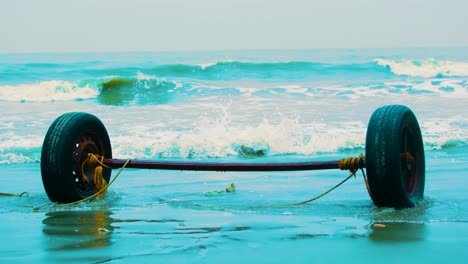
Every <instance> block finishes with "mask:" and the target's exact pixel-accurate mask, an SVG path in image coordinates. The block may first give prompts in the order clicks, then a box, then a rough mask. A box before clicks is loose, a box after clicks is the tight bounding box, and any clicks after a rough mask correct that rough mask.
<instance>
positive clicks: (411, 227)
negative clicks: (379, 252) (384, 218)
mask: <svg viewBox="0 0 468 264" xmlns="http://www.w3.org/2000/svg"><path fill="white" fill-rule="evenodd" d="M370 228H371V232H370V234H369V236H368V237H369V239H370V240H372V241H375V242H391V241H394V242H410V241H421V240H424V238H425V237H426V235H427V228H426V226H425V225H424V224H423V223H411V222H409V223H408V222H406V223H405V222H379V223H374V224H372V225H371V227H370Z"/></svg>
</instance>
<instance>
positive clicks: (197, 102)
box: [0, 48, 468, 263]
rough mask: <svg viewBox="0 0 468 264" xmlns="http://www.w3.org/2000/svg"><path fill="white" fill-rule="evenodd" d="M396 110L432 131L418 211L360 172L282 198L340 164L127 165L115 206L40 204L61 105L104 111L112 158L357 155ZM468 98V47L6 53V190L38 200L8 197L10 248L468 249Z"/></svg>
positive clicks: (0, 89) (117, 251)
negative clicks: (253, 168) (383, 201)
mask: <svg viewBox="0 0 468 264" xmlns="http://www.w3.org/2000/svg"><path fill="white" fill-rule="evenodd" d="M388 104H403V105H406V106H408V107H410V108H411V109H412V110H413V111H414V112H415V114H416V116H417V118H418V120H419V124H420V126H421V130H422V135H423V141H424V148H425V151H426V165H427V169H426V192H425V198H424V199H423V201H421V202H420V203H419V204H418V205H417V206H416V207H415V208H412V209H405V210H394V209H391V208H378V207H376V206H374V205H373V204H372V202H371V200H370V198H369V197H368V195H367V192H366V190H365V186H364V183H363V182H362V179H360V178H357V179H356V180H352V181H349V182H347V183H346V184H345V185H344V186H342V187H340V188H339V189H338V190H336V191H334V192H333V193H331V194H329V195H328V196H326V197H324V198H322V199H320V200H318V201H316V202H314V203H311V204H306V205H303V206H290V205H289V204H291V203H294V202H298V201H302V200H305V199H308V198H310V197H312V196H315V195H317V194H319V193H321V192H323V191H324V190H326V189H327V188H329V187H331V186H333V185H334V184H336V183H338V182H339V181H341V180H342V179H343V178H344V177H346V176H347V174H346V173H345V172H340V171H323V172H261V173H260V172H255V173H254V172H251V173H233V172H230V173H222V172H179V171H171V172H167V171H149V170H131V169H128V170H125V171H124V172H123V173H122V176H121V177H120V178H119V179H118V180H117V181H116V183H115V184H114V185H113V186H112V187H111V190H110V193H109V195H108V197H107V198H106V199H104V200H101V201H94V202H88V203H83V204H81V205H77V206H74V207H71V208H66V209H57V208H54V207H48V206H46V207H41V208H43V209H41V210H33V208H34V207H37V206H43V205H48V204H49V205H51V202H50V201H49V200H48V198H47V195H46V194H45V191H44V189H43V186H42V182H41V175H40V169H39V163H40V159H41V149H42V144H43V139H44V136H45V134H46V132H47V129H48V127H49V126H50V124H51V123H52V122H53V121H54V120H55V118H57V117H58V116H59V115H61V114H63V113H66V112H76V111H79V112H88V113H91V114H94V115H96V116H98V117H99V118H100V119H101V120H102V122H103V123H104V125H105V126H106V128H107V131H108V133H109V136H110V140H111V143H112V152H113V156H114V157H115V158H122V159H128V158H131V159H151V160H183V161H193V162H196V161H217V162H222V161H229V162H284V161H288V162H294V161H306V160H328V159H339V158H342V157H349V156H357V155H358V154H360V153H364V152H365V137H366V131H367V123H368V120H369V118H370V116H371V114H372V112H373V111H374V110H375V109H377V108H378V107H380V106H382V105H388ZM467 105H468V48H423V49H317V50H252V51H198V52H164V53H155V52H151V53H150V52H148V53H77V54H73V53H69V54H0V113H1V115H0V183H1V184H0V186H2V187H1V188H0V192H14V193H20V192H23V191H26V192H28V193H29V195H30V196H29V198H26V197H22V198H17V197H3V198H0V203H1V204H2V206H1V209H0V212H1V216H0V219H2V220H1V222H2V223H3V224H2V227H0V230H1V232H2V233H3V234H4V237H5V238H4V242H2V246H1V247H0V253H1V256H0V259H2V258H3V259H5V260H9V261H13V260H22V261H25V262H28V261H32V260H35V261H43V262H51V261H52V262H53V261H57V262H61V261H64V260H68V261H76V262H95V263H100V262H116V263H119V262H127V261H139V262H148V263H153V262H154V261H155V260H162V261H173V262H214V261H223V262H238V261H247V262H256V263H258V262H267V263H272V262H274V263H284V262H287V261H292V260H296V262H310V261H314V260H316V261H332V262H333V261H341V260H342V259H346V256H344V255H343V256H342V257H343V258H340V256H338V255H336V252H335V250H332V249H331V248H332V247H336V248H337V249H340V250H343V251H344V252H346V254H352V255H354V256H355V257H362V260H364V261H366V260H367V261H369V262H370V261H376V260H379V256H380V255H381V253H383V252H386V251H388V250H397V249H398V248H399V247H400V246H401V243H403V244H404V245H405V246H408V245H410V251H409V252H410V254H408V255H407V256H406V259H407V260H408V261H415V260H420V259H423V260H424V259H426V260H435V259H437V257H440V259H441V260H442V259H447V256H449V255H450V256H452V255H454V256H457V257H453V258H452V260H453V261H456V260H459V259H460V257H462V259H464V260H466V259H467V256H468V252H467V249H466V248H467V247H466V246H467V245H468V243H467V242H468V239H467V237H468V229H467V228H468V226H467V224H466V223H467V221H468V213H466V212H467V209H468V199H466V193H467V191H468V187H466V182H467V181H466V176H468V175H466V170H467V169H468V165H467V161H468V155H467V151H468V117H467V115H466V113H467V110H466V106H467ZM114 174H115V172H114ZM231 183H234V184H235V185H236V187H237V190H236V192H235V193H222V194H219V195H206V193H207V192H210V191H213V190H218V189H224V188H225V187H227V186H228V185H229V184H231ZM379 223H382V224H379ZM376 224H377V225H376ZM8 240H11V241H21V243H20V242H13V243H8V242H7V241H8ZM408 243H409V244H408ZM428 247H429V248H439V249H440V250H441V252H440V254H437V255H435V253H434V254H433V255H431V254H426V253H425V250H424V248H428ZM364 252H368V253H366V254H369V255H368V256H363V255H361V254H360V253H363V254H364ZM369 252H371V253H369ZM292 256H294V257H293V258H292ZM395 258H396V257H395ZM449 259H450V258H449ZM387 260H388V261H393V260H395V259H394V256H392V257H389V259H387ZM403 260H404V259H403Z"/></svg>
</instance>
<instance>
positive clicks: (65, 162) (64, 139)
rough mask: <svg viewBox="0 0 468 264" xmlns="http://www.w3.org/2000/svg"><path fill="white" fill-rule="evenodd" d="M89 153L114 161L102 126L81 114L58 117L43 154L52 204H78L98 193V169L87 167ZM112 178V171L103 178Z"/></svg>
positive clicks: (44, 179) (104, 171) (100, 123)
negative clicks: (96, 182)
mask: <svg viewBox="0 0 468 264" xmlns="http://www.w3.org/2000/svg"><path fill="white" fill-rule="evenodd" d="M88 153H93V154H96V155H100V156H104V157H105V158H112V148H111V144H110V140H109V135H108V134H107V130H106V128H105V127H104V125H103V124H102V122H101V121H100V120H99V119H98V118H97V117H96V116H94V115H91V114H88V113H81V112H72V113H66V114H64V115H61V116H60V117H58V118H57V119H56V120H55V121H54V122H53V123H52V125H51V126H50V127H49V130H48V131H47V134H46V136H45V138H44V143H43V145H42V153H41V175H42V183H43V185H44V189H45V191H46V193H47V196H48V197H49V199H50V200H51V201H52V202H59V203H69V202H74V201H78V200H81V199H83V198H86V197H89V196H91V195H93V194H95V193H96V192H97V189H96V186H95V185H94V169H95V168H93V167H90V166H83V163H84V161H85V160H86V159H87V158H88ZM83 173H85V174H86V176H87V177H88V181H87V180H86V179H85V178H84V177H83ZM110 175H111V169H106V168H104V170H103V175H102V176H103V178H104V179H105V180H106V181H107V182H109V179H110Z"/></svg>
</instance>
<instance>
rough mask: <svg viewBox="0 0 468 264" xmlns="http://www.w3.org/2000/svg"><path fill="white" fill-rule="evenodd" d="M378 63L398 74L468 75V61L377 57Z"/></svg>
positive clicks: (429, 75)
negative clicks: (396, 59)
mask: <svg viewBox="0 0 468 264" xmlns="http://www.w3.org/2000/svg"><path fill="white" fill-rule="evenodd" d="M374 61H375V62H376V63H377V64H378V65H380V66H383V67H388V68H390V70H391V71H392V73H394V74H396V75H406V76H413V77H426V78H429V77H463V76H468V63H467V62H461V61H448V60H435V59H426V60H400V61H395V60H386V59H381V58H378V59H375V60H374Z"/></svg>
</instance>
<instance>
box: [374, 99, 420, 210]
mask: <svg viewBox="0 0 468 264" xmlns="http://www.w3.org/2000/svg"><path fill="white" fill-rule="evenodd" d="M366 172H367V176H368V181H369V192H370V196H371V199H372V201H373V202H374V204H375V205H377V206H385V207H394V208H405V207H413V206H414V205H415V203H416V202H417V201H418V200H420V199H422V197H423V194H424V183H425V160H424V145H423V140H422V135H421V129H420V128H419V124H418V121H417V119H416V116H415V115H414V113H413V112H412V111H411V110H410V109H409V108H408V107H406V106H403V105H389V106H383V107H381V108H378V109H377V110H375V112H374V113H373V114H372V117H371V119H370V121H369V125H368V129H367V135H366Z"/></svg>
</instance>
